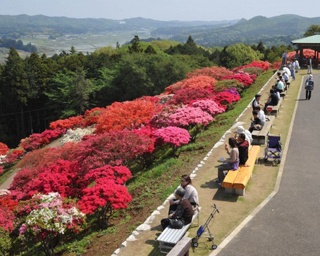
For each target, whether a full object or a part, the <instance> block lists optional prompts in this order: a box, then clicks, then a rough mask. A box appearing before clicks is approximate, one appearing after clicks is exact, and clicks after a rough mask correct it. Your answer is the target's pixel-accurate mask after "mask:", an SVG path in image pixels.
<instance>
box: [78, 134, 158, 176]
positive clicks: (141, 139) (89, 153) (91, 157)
mask: <svg viewBox="0 0 320 256" xmlns="http://www.w3.org/2000/svg"><path fill="white" fill-rule="evenodd" d="M78 146H79V147H78V150H77V152H76V153H75V159H77V161H78V162H79V164H80V166H81V168H82V169H83V170H84V171H85V170H90V169H94V168H98V167H101V166H104V165H106V164H110V165H121V164H125V163H128V162H129V161H130V160H133V159H134V158H136V157H138V156H141V155H143V154H145V153H152V152H153V150H154V139H152V138H150V137H148V136H145V135H142V134H137V133H136V132H134V131H129V130H123V131H117V132H110V133H105V134H100V135H96V136H94V135H91V136H90V135H89V136H87V137H84V140H83V141H82V142H81V143H79V145H78Z"/></svg>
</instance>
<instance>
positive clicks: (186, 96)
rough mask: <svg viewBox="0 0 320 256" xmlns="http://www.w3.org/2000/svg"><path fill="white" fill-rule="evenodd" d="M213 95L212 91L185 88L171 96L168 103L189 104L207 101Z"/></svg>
mask: <svg viewBox="0 0 320 256" xmlns="http://www.w3.org/2000/svg"><path fill="white" fill-rule="evenodd" d="M213 95H214V93H213V91H212V89H202V88H199V89H194V88H187V89H181V90H179V91H177V92H176V94H175V95H173V97H172V100H171V101H170V103H171V104H175V105H178V104H189V103H190V102H192V101H194V100H199V99H208V98H210V97H212V96H213Z"/></svg>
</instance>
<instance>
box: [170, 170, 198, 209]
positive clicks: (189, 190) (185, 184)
mask: <svg viewBox="0 0 320 256" xmlns="http://www.w3.org/2000/svg"><path fill="white" fill-rule="evenodd" d="M180 187H182V188H184V190H185V193H184V196H183V198H182V199H188V200H189V202H190V203H191V205H192V206H193V208H194V209H196V208H197V207H198V206H199V197H198V191H197V190H196V188H195V187H194V186H193V185H192V181H191V178H190V176H189V175H187V174H184V175H182V176H181V179H180ZM169 203H170V207H169V213H170V212H174V211H175V210H176V209H177V205H178V203H179V200H177V199H176V198H174V199H170V200H169Z"/></svg>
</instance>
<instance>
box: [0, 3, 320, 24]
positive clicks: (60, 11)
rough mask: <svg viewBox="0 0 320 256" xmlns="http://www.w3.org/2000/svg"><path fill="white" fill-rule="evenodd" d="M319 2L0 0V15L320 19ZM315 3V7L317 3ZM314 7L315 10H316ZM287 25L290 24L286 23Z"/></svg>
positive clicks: (162, 18)
mask: <svg viewBox="0 0 320 256" xmlns="http://www.w3.org/2000/svg"><path fill="white" fill-rule="evenodd" d="M318 1H319V0H304V1H299V2H296V1H295V0H282V1H276V0H269V1H266V0H264V1H259V0H222V1H215V0H157V1H155V0H0V15H17V14H28V15H36V14H43V15H46V16H65V17H72V18H106V19H116V20H121V19H125V18H134V17H143V18H151V19H155V20H181V21H191V20H192V21H194V20H211V21H220V20H233V19H241V18H245V19H250V18H252V17H254V16H257V15H262V16H266V17H274V16H278V15H281V14H297V15H300V16H303V17H309V18H311V17H320V12H319V8H317V6H316V5H319V6H320V4H319V3H318ZM317 3H318V4H317ZM319 6H318V7H319ZM288 25H289V26H290V24H288ZM0 26H1V24H0Z"/></svg>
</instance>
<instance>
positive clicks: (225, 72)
mask: <svg viewBox="0 0 320 256" xmlns="http://www.w3.org/2000/svg"><path fill="white" fill-rule="evenodd" d="M231 75H233V72H232V71H230V70H229V69H226V68H225V67H217V66H213V67H207V68H202V69H196V70H194V71H191V72H189V73H188V74H187V75H186V78H191V77H194V76H210V77H213V78H215V79H217V80H221V79H222V78H223V77H225V76H231Z"/></svg>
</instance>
